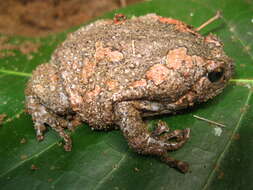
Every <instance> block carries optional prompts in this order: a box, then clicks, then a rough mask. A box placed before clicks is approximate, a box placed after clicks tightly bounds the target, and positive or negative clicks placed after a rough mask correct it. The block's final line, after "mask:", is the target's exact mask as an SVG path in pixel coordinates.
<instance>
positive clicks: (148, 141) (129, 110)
mask: <svg viewBox="0 0 253 190" xmlns="http://www.w3.org/2000/svg"><path fill="white" fill-rule="evenodd" d="M114 108H115V114H116V118H117V124H118V125H119V126H120V129H121V131H122V132H123V134H124V136H125V138H126V139H127V140H128V143H129V146H130V147H131V148H132V149H133V150H134V151H136V152H138V153H140V154H150V155H156V156H159V157H160V158H161V160H162V161H163V162H165V163H167V164H168V165H169V166H171V167H174V168H177V169H178V170H180V171H181V172H183V173H185V172H187V171H188V168H189V166H188V164H187V163H186V162H183V161H179V160H176V159H174V158H172V157H170V156H169V155H168V153H167V151H168V150H176V149H178V148H180V147H181V146H183V144H184V143H185V142H186V141H187V140H188V138H189V132H190V130H189V129H185V130H176V131H174V132H173V131H172V132H168V129H166V128H165V126H162V125H161V126H160V127H159V126H158V128H159V129H157V131H156V132H154V133H153V134H152V133H150V132H149V131H148V128H147V126H146V124H145V123H144V122H143V120H142V117H141V113H140V111H139V110H137V109H136V108H135V106H133V104H132V103H131V102H119V103H117V104H116V105H115V107H114ZM170 139H175V142H170V141H168V140H170Z"/></svg>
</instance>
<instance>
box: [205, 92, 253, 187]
mask: <svg viewBox="0 0 253 190" xmlns="http://www.w3.org/2000/svg"><path fill="white" fill-rule="evenodd" d="M251 96H252V91H249V94H248V97H247V99H246V101H245V104H244V105H245V106H246V105H248V104H249V101H250V99H251ZM245 114H246V112H243V113H242V114H241V116H240V118H239V120H238V123H237V124H236V126H235V128H234V130H233V131H232V134H231V136H230V139H229V140H228V142H227V144H226V145H225V148H224V150H223V151H222V152H221V154H220V155H219V156H218V158H217V160H216V164H217V165H219V164H220V163H221V161H222V159H223V157H224V156H225V153H226V152H227V151H228V149H229V147H230V145H231V143H232V138H233V136H234V135H235V133H236V131H238V129H239V127H240V125H241V122H242V120H243V117H244V115H245ZM214 175H215V169H213V170H211V172H210V174H209V176H208V178H207V180H206V182H205V184H204V186H203V188H202V189H203V190H206V189H207V188H208V186H209V184H210V183H211V181H212V179H213V177H214Z"/></svg>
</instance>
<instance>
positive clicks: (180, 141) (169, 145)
mask: <svg viewBox="0 0 253 190" xmlns="http://www.w3.org/2000/svg"><path fill="white" fill-rule="evenodd" d="M189 138H190V129H189V128H187V129H184V130H174V131H172V132H170V133H166V134H164V135H163V136H161V137H160V140H162V141H168V142H166V143H165V147H166V149H167V150H177V149H179V148H181V147H182V146H183V145H184V144H185V143H186V142H187V140H188V139H189ZM173 139H175V141H169V140H173Z"/></svg>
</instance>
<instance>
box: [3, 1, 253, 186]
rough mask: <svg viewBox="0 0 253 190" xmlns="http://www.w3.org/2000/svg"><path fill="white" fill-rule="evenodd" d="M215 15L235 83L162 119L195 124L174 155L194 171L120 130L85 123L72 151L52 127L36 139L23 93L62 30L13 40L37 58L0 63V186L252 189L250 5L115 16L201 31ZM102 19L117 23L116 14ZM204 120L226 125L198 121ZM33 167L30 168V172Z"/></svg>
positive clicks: (179, 5) (213, 28) (157, 4)
mask: <svg viewBox="0 0 253 190" xmlns="http://www.w3.org/2000/svg"><path fill="white" fill-rule="evenodd" d="M217 10H221V11H222V12H223V18H222V19H220V20H219V21H217V22H215V23H213V24H211V25H209V26H208V27H207V28H205V29H204V30H203V31H202V33H203V34H204V35H206V34H208V33H210V32H212V33H215V34H217V35H218V36H219V37H220V38H221V39H222V41H223V42H224V44H225V51H226V53H227V54H228V55H229V56H230V57H232V58H233V59H234V61H235V64H236V72H235V75H234V78H233V80H232V81H231V83H230V84H229V86H228V87H227V88H226V89H225V90H224V92H223V93H222V94H221V95H219V96H218V97H216V98H214V99H213V100H211V101H208V102H207V103H204V104H201V105H198V106H197V107H195V108H194V109H192V110H188V111H187V112H186V113H184V114H180V115H176V116H169V115H167V116H160V117H158V118H157V119H154V120H149V121H148V123H149V125H153V124H154V123H155V121H156V120H158V119H162V120H164V121H166V122H168V123H169V124H170V126H171V127H172V128H180V129H182V128H186V127H190V128H191V129H192V130H191V131H192V133H191V139H190V140H189V142H188V143H187V144H186V145H185V146H184V147H183V148H182V149H180V150H178V151H175V152H171V155H172V156H173V157H176V158H177V159H181V160H184V161H187V162H189V164H190V167H191V169H190V170H191V171H190V172H189V173H187V174H185V175H184V174H181V173H179V172H177V171H176V170H174V169H171V168H169V167H167V166H166V165H165V164H163V163H161V162H159V161H158V160H157V159H155V158H153V157H149V156H146V157H144V156H140V155H137V154H135V153H134V152H132V151H131V150H130V149H129V148H128V146H127V143H126V141H125V140H124V138H123V136H122V134H121V133H120V131H112V132H94V131H91V130H90V128H89V127H88V126H87V125H86V124H83V125H82V126H81V127H79V128H78V129H77V130H76V131H75V132H74V133H73V134H72V138H73V141H74V142H73V143H74V147H73V150H72V151H71V152H65V151H64V150H63V148H62V147H61V146H60V142H61V140H60V139H59V137H58V136H57V135H56V134H55V133H54V132H53V131H52V130H50V131H49V132H48V133H46V138H45V140H44V141H42V142H37V141H36V139H35V132H34V129H33V123H32V120H31V117H30V116H29V115H27V114H26V113H24V111H23V110H24V89H25V85H26V82H27V80H28V79H29V77H30V76H31V73H32V71H33V70H34V69H35V68H36V66H37V65H39V64H42V63H45V62H47V61H48V60H49V59H50V56H51V54H52V52H53V50H54V49H55V48H56V46H57V45H58V44H60V43H61V42H62V41H63V40H64V39H65V37H66V34H67V33H68V32H70V31H73V30H74V29H71V30H69V31H67V32H65V33H60V34H56V35H53V36H48V37H46V38H36V39H34V38H33V39H30V38H23V37H13V38H12V39H11V43H21V42H22V41H33V42H34V43H39V44H40V49H39V51H38V52H37V53H34V54H32V58H31V57H28V56H27V55H24V54H22V53H20V52H18V51H15V53H16V55H15V56H11V57H5V58H1V59H0V114H1V113H5V114H7V119H6V120H4V122H3V124H2V125H0V145H1V147H0V187H1V189H4V190H7V189H17V188H22V189H36V190H37V189H51V188H52V189H174V190H176V189H239V188H240V189H253V182H252V180H251V177H252V171H253V161H252V159H251V158H252V156H253V153H252V149H253V146H252V145H253V141H252V138H251V136H252V135H251V134H252V132H253V125H252V123H253V119H252V114H253V106H252V105H253V98H252V91H253V90H252V89H253V88H252V85H253V51H252V48H253V42H252V37H253V15H252V11H253V5H252V1H237V0H230V1H227V0H220V1H211V0H203V1H197V0H181V1H178V0H156V1H150V2H145V3H141V4H137V5H134V6H130V7H127V8H125V9H121V10H118V11H115V12H118V13H124V14H125V15H127V16H128V17H131V16H139V15H144V14H147V13H157V14H159V15H162V16H166V17H172V18H176V19H180V20H183V21H185V22H186V23H188V24H190V25H193V26H194V27H198V26H199V25H201V24H202V23H203V22H204V21H206V20H207V19H208V18H210V17H212V16H213V15H214V14H215V12H216V11H217ZM115 12H113V13H108V14H107V15H105V17H109V18H112V17H113V15H114V13H115ZM194 114H195V115H198V116H202V117H205V118H208V119H210V120H214V121H217V122H220V123H223V124H225V125H226V127H225V128H223V129H222V133H221V134H220V135H219V133H218V132H217V130H218V131H219V130H220V129H219V128H217V127H216V126H213V125H209V124H207V123H206V122H204V121H199V120H196V119H195V118H194V117H193V115H194ZM31 168H33V169H31Z"/></svg>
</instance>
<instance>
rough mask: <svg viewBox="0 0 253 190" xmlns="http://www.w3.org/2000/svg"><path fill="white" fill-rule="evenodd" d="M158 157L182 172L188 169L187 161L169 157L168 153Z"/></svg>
mask: <svg viewBox="0 0 253 190" xmlns="http://www.w3.org/2000/svg"><path fill="white" fill-rule="evenodd" d="M160 158H161V160H162V161H163V162H165V163H166V164H168V165H169V166H170V167H172V168H176V169H177V170H179V171H180V172H182V173H187V172H188V170H189V164H188V163H187V162H184V161H181V160H176V159H174V158H172V157H170V156H169V155H168V154H163V155H162V156H161V157H160Z"/></svg>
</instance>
